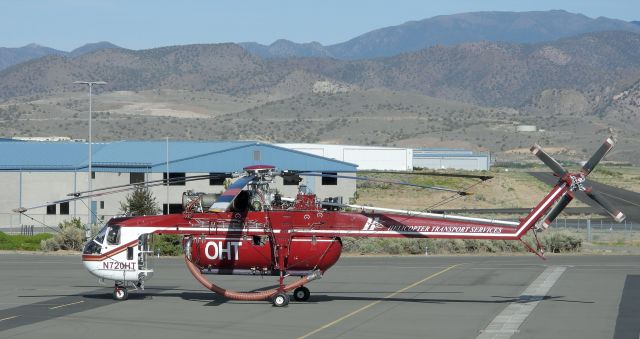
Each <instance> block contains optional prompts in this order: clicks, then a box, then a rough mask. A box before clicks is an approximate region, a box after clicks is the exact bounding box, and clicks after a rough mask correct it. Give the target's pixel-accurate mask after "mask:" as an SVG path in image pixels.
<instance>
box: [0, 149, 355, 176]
mask: <svg viewBox="0 0 640 339" xmlns="http://www.w3.org/2000/svg"><path fill="white" fill-rule="evenodd" d="M87 147H88V145H87V143H78V142H24V141H20V142H2V143H0V170H5V171H17V170H24V171H75V170H86V169H87V167H88V160H87V158H88V157H87V152H88V148H87ZM92 151H93V159H92V161H93V164H92V169H93V170H94V171H96V172H165V171H166V170H167V142H166V141H118V142H112V143H100V144H96V143H94V144H93V147H92ZM168 154H169V158H168V161H169V171H170V172H190V173H208V172H235V171H240V170H242V168H243V167H246V166H251V165H260V164H269V165H274V166H277V167H278V168H279V169H288V170H301V171H340V172H352V171H355V170H356V167H357V165H354V164H351V163H347V162H343V161H338V160H334V159H329V158H324V157H320V156H316V155H312V154H308V153H304V152H299V151H295V150H290V149H286V148H282V147H278V146H274V145H271V144H266V143H261V142H256V141H202V142H200V141H169V143H168Z"/></svg>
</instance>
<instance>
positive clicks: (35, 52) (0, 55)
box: [0, 41, 120, 70]
mask: <svg viewBox="0 0 640 339" xmlns="http://www.w3.org/2000/svg"><path fill="white" fill-rule="evenodd" d="M107 48H120V47H118V46H116V45H114V44H112V43H110V42H106V41H103V42H97V43H93V44H86V45H84V46H82V47H79V48H76V49H74V50H73V51H71V52H65V51H60V50H57V49H54V48H50V47H45V46H40V45H37V44H29V45H26V46H24V47H18V48H7V47H0V70H3V69H5V68H8V67H11V66H13V65H17V64H19V63H22V62H25V61H29V60H33V59H37V58H41V57H43V56H49V55H62V56H70V57H77V56H81V55H83V54H86V53H91V52H94V51H96V50H101V49H107Z"/></svg>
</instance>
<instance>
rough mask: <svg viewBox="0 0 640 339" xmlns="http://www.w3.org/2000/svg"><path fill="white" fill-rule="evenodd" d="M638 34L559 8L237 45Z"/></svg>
mask: <svg viewBox="0 0 640 339" xmlns="http://www.w3.org/2000/svg"><path fill="white" fill-rule="evenodd" d="M611 30H617V31H629V32H635V33H640V26H639V25H637V24H636V23H630V22H625V21H622V20H615V19H609V18H604V17H599V18H596V19H592V18H589V17H586V16H584V15H582V14H574V13H569V12H566V11H562V10H553V11H540V12H474V13H463V14H454V15H441V16H436V17H433V18H429V19H424V20H420V21H409V22H406V23H404V24H401V25H398V26H391V27H385V28H381V29H377V30H374V31H371V32H368V33H365V34H362V35H360V36H358V37H355V38H353V39H351V40H349V41H346V42H343V43H339V44H335V45H329V46H322V45H321V44H319V43H315V42H314V43H308V44H297V43H294V42H291V41H283V40H278V41H276V42H274V43H273V44H271V45H269V46H265V45H260V44H257V43H241V44H240V45H241V46H243V47H244V48H246V49H247V50H249V51H250V52H251V53H253V54H256V55H259V56H261V57H266V58H282V57H292V56H295V57H306V56H329V57H333V58H338V59H370V58H378V57H388V56H393V55H397V54H400V53H405V52H410V51H417V50H420V49H424V48H427V47H430V46H435V45H455V44H459V43H464V42H478V41H500V42H515V43H536V42H545V41H553V40H557V39H560V38H566V37H571V36H576V35H580V34H584V33H590V32H601V31H611Z"/></svg>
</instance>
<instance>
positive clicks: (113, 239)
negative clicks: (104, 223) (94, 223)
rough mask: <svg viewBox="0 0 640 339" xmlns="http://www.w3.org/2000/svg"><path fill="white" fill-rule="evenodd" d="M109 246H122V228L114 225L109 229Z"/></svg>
mask: <svg viewBox="0 0 640 339" xmlns="http://www.w3.org/2000/svg"><path fill="white" fill-rule="evenodd" d="M107 244H109V245H118V244H120V226H117V225H113V226H111V227H109V232H108V235H107Z"/></svg>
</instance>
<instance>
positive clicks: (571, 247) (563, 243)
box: [540, 231, 582, 253]
mask: <svg viewBox="0 0 640 339" xmlns="http://www.w3.org/2000/svg"><path fill="white" fill-rule="evenodd" d="M540 243H541V244H542V246H544V248H545V249H546V251H547V252H551V253H562V252H578V251H580V248H581V247H582V239H580V238H578V237H577V236H575V235H574V234H572V233H571V232H569V231H555V232H547V233H543V234H542V237H541V239H540Z"/></svg>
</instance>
